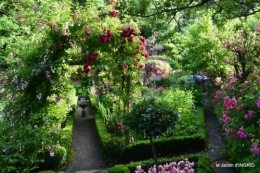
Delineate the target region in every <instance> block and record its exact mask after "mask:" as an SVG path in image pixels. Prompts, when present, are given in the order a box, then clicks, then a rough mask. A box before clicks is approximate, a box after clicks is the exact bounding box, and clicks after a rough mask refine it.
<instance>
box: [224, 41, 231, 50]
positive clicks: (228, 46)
mask: <svg viewBox="0 0 260 173" xmlns="http://www.w3.org/2000/svg"><path fill="white" fill-rule="evenodd" d="M224 46H225V47H226V48H227V49H229V48H230V42H229V41H225V42H224Z"/></svg>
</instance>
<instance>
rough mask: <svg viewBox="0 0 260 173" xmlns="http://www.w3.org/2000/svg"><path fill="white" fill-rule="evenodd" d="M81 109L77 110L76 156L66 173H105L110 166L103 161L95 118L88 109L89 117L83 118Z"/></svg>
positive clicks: (74, 134) (75, 128)
mask: <svg viewBox="0 0 260 173" xmlns="http://www.w3.org/2000/svg"><path fill="white" fill-rule="evenodd" d="M81 110H82V109H81V108H80V107H78V108H77V112H76V116H75V121H74V129H73V147H74V149H75V155H74V160H73V162H72V163H71V164H70V165H69V167H68V169H67V171H66V173H75V172H77V173H104V172H108V171H107V170H108V166H107V165H106V163H105V162H104V161H103V159H102V156H101V152H100V151H101V149H100V145H99V139H98V134H97V131H96V126H95V122H94V119H93V116H92V115H90V113H89V112H90V111H89V109H88V108H86V112H87V117H81Z"/></svg>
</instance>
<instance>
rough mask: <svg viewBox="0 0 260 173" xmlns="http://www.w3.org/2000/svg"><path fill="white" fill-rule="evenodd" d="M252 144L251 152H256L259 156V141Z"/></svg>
mask: <svg viewBox="0 0 260 173" xmlns="http://www.w3.org/2000/svg"><path fill="white" fill-rule="evenodd" d="M252 146H253V149H251V152H252V153H254V154H255V155H257V156H258V155H260V151H259V149H258V142H254V143H253V144H252Z"/></svg>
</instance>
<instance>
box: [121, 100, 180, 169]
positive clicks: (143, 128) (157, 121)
mask: <svg viewBox="0 0 260 173" xmlns="http://www.w3.org/2000/svg"><path fill="white" fill-rule="evenodd" d="M170 107H171V106H170V104H169V103H168V102H167V101H166V100H162V99H160V100H157V99H156V98H153V97H147V98H141V99H139V100H137V101H136V102H135V103H133V105H132V107H131V112H130V113H129V114H128V115H127V116H125V117H124V119H123V125H124V130H129V129H131V130H133V131H134V132H135V133H136V134H140V135H144V136H148V137H149V139H150V144H151V147H152V153H153V157H154V161H155V165H156V172H157V173H158V172H159V169H158V163H157V156H156V152H155V148H154V144H153V138H154V137H156V136H159V135H161V134H162V133H164V132H166V131H167V130H169V129H171V128H173V127H174V125H175V122H176V119H177V111H175V110H174V109H170Z"/></svg>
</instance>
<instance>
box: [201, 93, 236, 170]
mask: <svg viewBox="0 0 260 173" xmlns="http://www.w3.org/2000/svg"><path fill="white" fill-rule="evenodd" d="M203 96H204V115H205V121H206V130H207V135H208V149H207V150H206V151H205V152H204V153H206V154H208V155H209V156H210V158H211V161H212V162H213V165H212V167H213V169H214V171H215V173H235V169H234V168H233V167H226V166H225V167H224V165H223V166H222V164H229V163H230V161H229V159H228V158H227V157H225V156H224V155H223V154H222V153H221V150H222V148H223V146H224V145H225V141H224V138H223V135H222V134H221V131H220V126H219V125H218V120H217V118H216V115H215V114H214V112H213V108H212V106H211V104H210V99H209V96H208V94H207V93H203ZM217 165H218V166H217ZM221 166H222V167H221Z"/></svg>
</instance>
